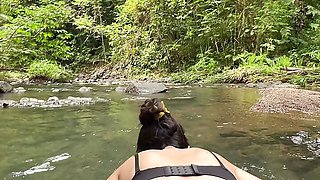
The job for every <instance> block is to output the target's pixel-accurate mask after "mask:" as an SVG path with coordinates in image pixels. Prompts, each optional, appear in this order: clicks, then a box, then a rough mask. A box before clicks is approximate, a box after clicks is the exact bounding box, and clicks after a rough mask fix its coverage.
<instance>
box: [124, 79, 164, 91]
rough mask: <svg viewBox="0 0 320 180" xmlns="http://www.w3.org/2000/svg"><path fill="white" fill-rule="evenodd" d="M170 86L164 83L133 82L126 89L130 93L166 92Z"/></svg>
mask: <svg viewBox="0 0 320 180" xmlns="http://www.w3.org/2000/svg"><path fill="white" fill-rule="evenodd" d="M167 90H168V88H167V87H166V86H165V85H164V84H162V83H151V82H141V83H140V82H133V83H132V84H130V85H129V86H128V87H127V88H126V89H125V92H126V93H130V94H155V93H163V92H166V91H167Z"/></svg>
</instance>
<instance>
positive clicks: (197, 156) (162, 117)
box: [108, 99, 259, 180]
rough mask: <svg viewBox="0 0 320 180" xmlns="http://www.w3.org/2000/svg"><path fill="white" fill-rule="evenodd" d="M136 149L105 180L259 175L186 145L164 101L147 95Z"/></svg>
mask: <svg viewBox="0 0 320 180" xmlns="http://www.w3.org/2000/svg"><path fill="white" fill-rule="evenodd" d="M139 120H140V122H141V124H142V127H141V129H140V133H139V138H138V142H137V153H138V154H136V155H135V156H132V157H130V158H129V159H128V160H127V161H125V162H124V163H123V164H122V165H121V166H120V167H119V168H118V169H117V170H115V171H114V173H113V174H112V175H111V176H110V177H109V178H108V180H130V179H133V180H148V179H155V180H161V179H164V180H167V179H178V180H180V179H181V180H184V179H186V180H192V179H198V180H220V179H226V180H235V179H238V180H241V179H245V180H249V179H259V178H257V177H255V176H253V175H251V174H249V173H247V172H246V171H243V170H241V169H239V168H238V167H236V166H234V165H233V164H231V163H230V162H228V161H227V160H226V159H224V158H223V157H221V156H220V155H218V154H216V153H211V152H209V151H207V150H204V149H201V148H190V147H189V143H188V140H187V138H186V136H185V135H184V130H183V128H182V126H181V125H180V124H179V123H178V122H177V121H176V120H175V119H174V118H173V117H172V116H171V114H170V112H169V111H168V109H167V108H166V107H165V105H164V103H163V102H162V101H160V100H158V99H148V100H146V101H145V103H144V104H143V105H142V106H141V110H140V115H139Z"/></svg>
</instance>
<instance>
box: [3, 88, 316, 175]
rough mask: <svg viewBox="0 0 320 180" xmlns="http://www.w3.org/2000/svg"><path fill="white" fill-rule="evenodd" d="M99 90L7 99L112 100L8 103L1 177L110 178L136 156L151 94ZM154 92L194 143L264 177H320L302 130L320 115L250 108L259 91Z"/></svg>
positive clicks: (38, 92) (312, 127) (48, 91)
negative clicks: (10, 105)
mask: <svg viewBox="0 0 320 180" xmlns="http://www.w3.org/2000/svg"><path fill="white" fill-rule="evenodd" d="M53 88H55V89H57V88H60V89H61V91H60V92H52V90H53ZM93 88H94V91H93V92H90V93H85V94H82V93H79V92H77V89H79V87H75V86H65V85H64V86H55V87H54V86H52V87H51V86H42V87H41V86H40V87H25V89H27V92H25V93H24V94H9V95H6V96H2V97H0V98H2V99H13V100H19V99H20V98H22V97H34V98H38V99H47V98H48V97H50V96H57V97H59V98H67V97H68V96H79V97H93V98H97V97H99V98H103V99H108V101H107V102H101V103H96V104H94V105H90V106H79V107H61V108H47V109H40V108H26V109H22V108H9V109H0V124H1V126H0V179H36V180H37V179H39V180H42V179H46V180H51V179H52V180H55V179H83V180H87V179H105V178H106V177H107V176H108V175H110V174H111V173H112V172H113V170H114V169H115V168H116V167H118V166H119V164H121V163H122V162H123V161H124V160H126V159H127V158H128V157H129V156H130V155H132V154H134V152H135V143H136V139H137V134H138V131H139V124H138V119H137V117H138V112H139V105H140V104H141V103H142V102H143V100H144V99H145V98H148V97H145V96H133V95H127V94H123V93H119V92H115V91H112V89H114V88H115V87H108V86H105V87H104V86H100V87H99V86H93ZM110 89H111V91H109V90H110ZM149 97H151V96H149ZM152 97H158V98H162V99H164V100H165V102H166V104H167V106H168V108H169V109H170V112H171V113H172V114H173V116H174V117H175V118H176V119H177V120H178V121H179V122H181V123H182V125H183V126H184V128H185V130H186V133H187V136H188V138H189V141H190V143H191V145H192V146H198V147H203V148H206V149H209V150H212V151H215V152H217V153H219V154H221V155H222V156H224V157H226V158H227V159H229V160H230V161H231V162H233V163H234V164H236V165H237V166H239V167H241V168H243V169H245V170H248V171H249V172H251V173H253V174H255V175H257V176H259V177H261V178H263V179H307V180H309V179H311V180H312V179H315V180H316V179H318V178H319V177H320V166H319V162H320V158H319V154H317V153H314V152H312V151H310V148H309V146H307V145H306V144H305V143H300V144H299V143H297V141H298V140H300V139H299V137H297V133H299V132H301V131H303V132H308V134H309V135H310V136H312V138H314V139H315V140H316V138H318V137H319V136H320V135H319V134H320V132H319V131H320V128H319V127H320V121H319V120H320V118H319V117H312V116H308V115H304V114H299V113H290V114H265V113H256V112H250V111H249V109H250V107H251V106H252V105H253V104H254V103H255V102H256V100H257V98H258V97H259V95H258V91H257V90H256V89H246V88H239V89H233V88H225V87H184V88H180V87H178V86H176V87H172V88H171V89H170V90H169V92H167V93H165V94H158V95H154V96H152Z"/></svg>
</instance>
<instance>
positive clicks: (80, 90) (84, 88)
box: [79, 87, 92, 92]
mask: <svg viewBox="0 0 320 180" xmlns="http://www.w3.org/2000/svg"><path fill="white" fill-rule="evenodd" d="M91 90H92V87H81V88H80V89H79V92H90V91H91Z"/></svg>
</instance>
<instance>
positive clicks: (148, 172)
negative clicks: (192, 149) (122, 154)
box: [132, 153, 236, 180]
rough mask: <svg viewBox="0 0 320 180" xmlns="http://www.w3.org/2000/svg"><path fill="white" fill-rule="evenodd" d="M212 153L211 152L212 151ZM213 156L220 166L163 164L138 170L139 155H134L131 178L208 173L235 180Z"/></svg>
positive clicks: (134, 179)
mask: <svg viewBox="0 0 320 180" xmlns="http://www.w3.org/2000/svg"><path fill="white" fill-rule="evenodd" d="M212 154H213V153H212ZM213 156H214V157H215V158H216V159H217V160H218V161H219V163H220V166H198V165H194V164H191V165H189V166H163V167H155V168H149V169H145V170H142V171H140V167H139V155H138V154H136V155H135V175H134V176H133V178H132V180H149V179H153V178H158V177H166V176H201V175H209V176H215V177H219V178H222V179H226V180H236V178H235V176H234V175H233V174H232V173H231V172H230V171H229V170H228V169H227V168H226V167H225V166H224V165H223V164H222V162H221V161H220V160H219V159H218V157H217V156H216V155H215V154H213Z"/></svg>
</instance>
